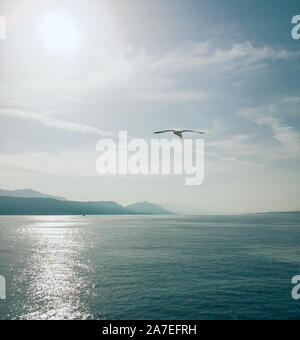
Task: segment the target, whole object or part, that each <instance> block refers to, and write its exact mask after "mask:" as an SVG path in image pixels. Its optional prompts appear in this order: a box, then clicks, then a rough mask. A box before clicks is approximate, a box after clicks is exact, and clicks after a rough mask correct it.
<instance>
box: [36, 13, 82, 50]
mask: <svg viewBox="0 0 300 340" xmlns="http://www.w3.org/2000/svg"><path fill="white" fill-rule="evenodd" d="M40 33H41V38H42V41H43V44H44V45H45V46H46V48H47V49H49V50H50V51H52V52H56V53H66V52H71V51H73V50H75V49H77V48H78V47H79V40H80V33H79V29H78V27H76V24H75V23H74V22H73V20H72V19H71V18H70V17H68V16H67V15H64V14H61V13H51V14H48V15H47V16H46V17H44V18H43V21H42V24H41V28H40Z"/></svg>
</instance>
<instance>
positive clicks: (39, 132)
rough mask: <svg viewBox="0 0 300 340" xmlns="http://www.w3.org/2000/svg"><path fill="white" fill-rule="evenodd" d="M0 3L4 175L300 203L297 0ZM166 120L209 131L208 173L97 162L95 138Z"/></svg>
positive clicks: (175, 199) (272, 206) (15, 181)
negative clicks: (123, 170) (147, 171)
mask: <svg viewBox="0 0 300 340" xmlns="http://www.w3.org/2000/svg"><path fill="white" fill-rule="evenodd" d="M0 14H2V15H4V16H5V17H6V21H7V39H6V40H0V187H1V188H4V189H20V188H32V189H35V190H39V191H41V192H44V193H48V194H55V195H60V196H64V197H66V198H68V199H73V200H114V201H118V202H120V203H122V204H127V203H128V204H129V203H134V202H137V201H145V200H147V201H152V202H154V203H163V202H165V203H176V204H182V205H185V206H189V205H191V206H194V207H196V208H197V207H199V209H200V210H203V211H236V212H238V211H257V210H259V211H264V210H295V209H300V181H299V179H300V178H299V173H300V172H299V170H300V162H299V157H300V133H299V130H300V85H299V76H300V63H299V60H300V40H293V39H292V38H291V30H292V25H291V20H292V17H293V16H294V15H296V14H300V8H299V1H298V0H288V1H286V0H266V1H261V0H251V1H250V0H226V1H224V0H107V1H104V0H84V1H83V0H76V1H75V0H73V1H65V0H60V1H55V0H51V1H50V0H43V1H41V0H39V1H32V0H24V1H23V0H0ZM53 18H55V19H53ZM54 20H56V21H55V22H56V25H54V26H55V27H52V24H53V22H54ZM164 128H183V129H184V128H193V129H200V130H205V131H206V132H207V134H206V137H205V145H206V151H205V157H206V164H205V171H206V174H205V182H204V184H203V185H201V186H198V187H187V186H185V182H184V179H183V178H182V177H178V176H176V177H172V176H171V177H151V176H148V177H133V176H127V177H124V176H123V177H122V176H118V177H111V176H108V177H100V176H99V175H97V172H96V168H95V164H96V160H97V157H98V154H97V153H96V151H95V150H96V143H97V141H98V139H99V138H101V137H102V136H106V135H110V134H111V133H113V134H114V133H118V131H119V130H127V131H128V134H129V135H131V136H136V137H143V138H151V137H152V132H153V131H155V130H157V129H164Z"/></svg>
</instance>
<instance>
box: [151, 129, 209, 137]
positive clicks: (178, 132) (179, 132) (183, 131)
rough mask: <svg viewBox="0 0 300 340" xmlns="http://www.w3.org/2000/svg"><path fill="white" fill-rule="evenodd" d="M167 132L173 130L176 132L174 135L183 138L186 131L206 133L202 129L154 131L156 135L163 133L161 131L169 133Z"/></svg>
mask: <svg viewBox="0 0 300 340" xmlns="http://www.w3.org/2000/svg"><path fill="white" fill-rule="evenodd" d="M167 132H172V133H174V135H176V136H177V137H179V138H181V139H182V138H183V134H184V133H186V132H191V133H198V134H200V135H204V132H200V131H194V130H164V131H157V132H154V134H155V135H157V134H161V133H167Z"/></svg>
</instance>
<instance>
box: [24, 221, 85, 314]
mask: <svg viewBox="0 0 300 340" xmlns="http://www.w3.org/2000/svg"><path fill="white" fill-rule="evenodd" d="M35 221H36V222H35V223H33V224H31V225H29V226H26V227H25V228H24V229H25V230H24V229H23V232H26V233H27V235H30V236H29V237H30V239H31V240H30V241H31V242H32V243H34V249H35V251H34V253H33V254H32V256H31V261H32V263H31V270H30V273H24V274H25V275H26V276H28V274H29V276H30V277H31V280H30V282H31V283H30V285H29V289H28V291H27V294H29V295H30V296H31V299H30V300H31V304H30V306H24V310H26V314H24V315H22V317H21V319H27V320H28V319H29V320H30V319H47V320H49V319H86V318H88V317H89V314H88V312H87V308H86V306H84V305H83V301H84V299H83V298H82V297H83V296H84V295H87V294H89V293H90V284H89V282H88V280H87V279H86V278H87V275H84V273H85V272H88V270H89V264H88V263H87V261H86V259H84V258H83V257H81V252H82V250H84V248H85V242H84V240H83V239H82V237H81V232H80V230H81V228H80V227H81V226H84V225H85V224H86V223H85V222H82V219H81V220H80V218H78V217H73V216H66V217H65V216H63V217H53V216H51V217H36V218H35ZM27 270H28V269H27ZM79 273H80V275H78V274H79ZM28 310H30V312H29V313H28Z"/></svg>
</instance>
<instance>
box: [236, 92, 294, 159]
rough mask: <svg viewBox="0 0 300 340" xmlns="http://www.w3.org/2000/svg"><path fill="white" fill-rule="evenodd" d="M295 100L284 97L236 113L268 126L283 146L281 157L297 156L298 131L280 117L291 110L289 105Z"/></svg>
mask: <svg viewBox="0 0 300 340" xmlns="http://www.w3.org/2000/svg"><path fill="white" fill-rule="evenodd" d="M295 102H298V98H297V97H286V98H283V99H281V100H279V101H277V102H274V103H271V104H269V105H263V106H259V107H252V108H244V109H242V110H240V111H239V113H238V114H239V115H240V116H242V117H243V118H245V119H247V120H250V121H253V122H255V123H256V124H258V125H259V126H266V127H268V128H269V129H270V130H271V133H272V136H273V138H274V139H275V140H276V141H277V142H278V143H279V144H280V145H282V146H283V148H284V153H283V154H282V155H283V157H285V158H286V157H299V155H300V133H299V131H298V130H296V129H295V128H294V127H293V126H291V125H289V124H288V123H287V122H285V121H284V119H283V118H282V117H283V115H284V114H285V115H286V114H287V113H288V112H290V111H291V108H290V105H293V104H294V103H295ZM285 120H286V119H285Z"/></svg>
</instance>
